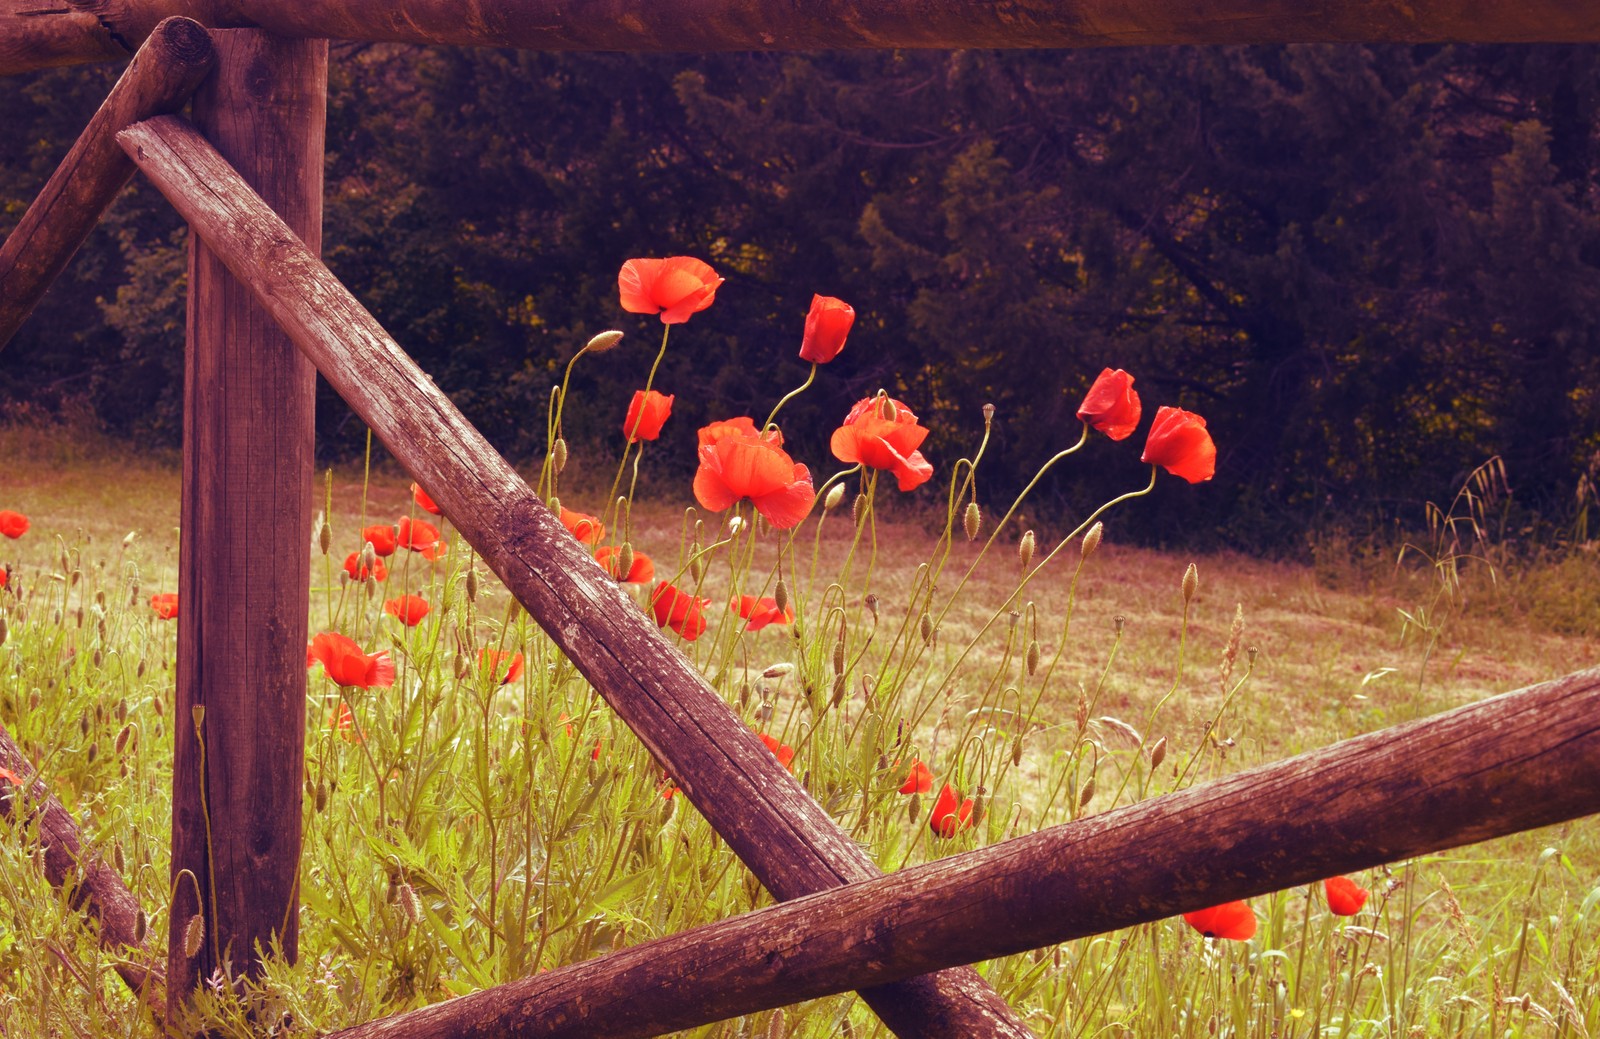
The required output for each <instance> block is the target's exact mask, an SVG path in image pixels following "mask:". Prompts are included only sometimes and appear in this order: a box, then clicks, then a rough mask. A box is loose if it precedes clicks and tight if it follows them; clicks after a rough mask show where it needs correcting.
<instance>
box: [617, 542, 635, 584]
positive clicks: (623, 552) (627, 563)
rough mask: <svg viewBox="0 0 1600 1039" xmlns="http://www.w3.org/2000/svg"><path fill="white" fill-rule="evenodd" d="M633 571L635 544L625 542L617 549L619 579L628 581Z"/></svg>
mask: <svg viewBox="0 0 1600 1039" xmlns="http://www.w3.org/2000/svg"><path fill="white" fill-rule="evenodd" d="M632 570H633V542H631V541H624V542H623V543H622V547H621V548H619V549H617V579H618V580H627V577H628V574H629V573H630V572H631V571H632Z"/></svg>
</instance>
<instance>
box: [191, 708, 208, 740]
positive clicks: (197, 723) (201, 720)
mask: <svg viewBox="0 0 1600 1039" xmlns="http://www.w3.org/2000/svg"><path fill="white" fill-rule="evenodd" d="M189 718H190V719H191V720H192V721H193V722H194V731H195V732H197V733H198V732H199V731H200V727H201V726H203V725H204V724H205V723H206V705H205V704H203V703H197V704H195V705H194V706H193V707H191V708H189Z"/></svg>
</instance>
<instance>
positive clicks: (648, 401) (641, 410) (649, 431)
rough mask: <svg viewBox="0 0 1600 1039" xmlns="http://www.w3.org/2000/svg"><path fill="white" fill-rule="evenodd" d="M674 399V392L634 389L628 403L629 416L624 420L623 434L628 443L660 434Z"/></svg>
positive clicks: (670, 411) (635, 442)
mask: <svg viewBox="0 0 1600 1039" xmlns="http://www.w3.org/2000/svg"><path fill="white" fill-rule="evenodd" d="M673 399H674V398H673V395H672V394H667V393H660V392H658V391H656V390H634V391H633V400H632V401H631V402H630V403H629V404H628V417H627V418H625V419H623V420H622V435H623V436H625V437H627V438H628V443H630V444H637V443H638V442H639V441H641V440H654V439H655V438H656V437H658V436H660V435H661V427H662V426H664V425H666V423H667V418H668V416H670V415H671V414H672V401H673Z"/></svg>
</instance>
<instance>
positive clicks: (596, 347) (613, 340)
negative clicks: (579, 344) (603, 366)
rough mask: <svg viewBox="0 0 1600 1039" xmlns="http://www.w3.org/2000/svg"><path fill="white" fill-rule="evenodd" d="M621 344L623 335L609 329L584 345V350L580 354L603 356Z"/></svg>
mask: <svg viewBox="0 0 1600 1039" xmlns="http://www.w3.org/2000/svg"><path fill="white" fill-rule="evenodd" d="M620 342H622V333H621V332H618V331H617V330H616V329H614V328H613V329H608V330H606V331H604V332H598V333H596V334H595V335H594V337H593V338H591V339H590V340H589V341H588V342H587V343H585V344H584V345H583V349H582V350H580V351H579V352H580V353H591V354H603V353H605V352H606V351H607V350H609V349H611V348H612V347H613V346H616V345H617V344H618V343H620Z"/></svg>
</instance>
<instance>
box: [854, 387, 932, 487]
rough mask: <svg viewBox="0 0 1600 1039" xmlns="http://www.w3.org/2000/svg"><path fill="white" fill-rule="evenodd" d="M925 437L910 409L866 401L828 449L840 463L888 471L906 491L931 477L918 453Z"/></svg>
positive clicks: (929, 468) (873, 399) (895, 403)
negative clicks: (855, 463)
mask: <svg viewBox="0 0 1600 1039" xmlns="http://www.w3.org/2000/svg"><path fill="white" fill-rule="evenodd" d="M927 437H928V431H927V430H926V429H924V428H923V427H922V426H919V425H917V416H916V415H915V414H913V413H912V411H911V409H910V408H908V407H906V406H905V405H904V404H902V403H900V402H899V401H897V400H891V399H889V398H888V397H882V398H879V397H868V398H866V399H865V400H862V401H858V402H857V403H856V406H855V407H853V408H851V409H850V414H848V415H846V416H845V419H844V425H842V426H840V427H839V428H838V429H836V430H834V432H833V439H832V441H831V442H830V446H831V447H832V448H833V457H835V458H837V459H839V461H841V462H859V463H861V464H862V465H865V466H868V467H869V468H872V469H887V470H889V471H890V472H892V473H894V475H895V479H897V480H899V481H900V489H901V490H902V491H909V490H914V489H916V488H917V487H920V486H922V485H923V484H925V483H927V482H928V480H929V478H931V477H932V476H933V466H931V465H929V464H928V460H927V459H926V458H923V457H922V452H921V451H918V450H917V448H918V447H920V446H921V445H922V442H923V441H924V440H926V439H927Z"/></svg>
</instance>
